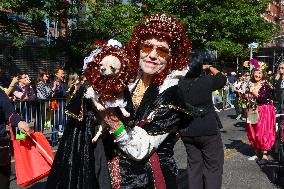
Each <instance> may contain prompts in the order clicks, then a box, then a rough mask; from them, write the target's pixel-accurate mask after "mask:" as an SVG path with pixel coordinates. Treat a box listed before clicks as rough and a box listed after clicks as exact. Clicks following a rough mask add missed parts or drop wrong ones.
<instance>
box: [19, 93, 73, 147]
mask: <svg viewBox="0 0 284 189" xmlns="http://www.w3.org/2000/svg"><path fill="white" fill-rule="evenodd" d="M65 105H66V99H63V98H60V99H52V100H35V101H21V100H16V101H15V102H14V107H15V110H16V112H17V113H19V114H20V115H21V116H22V117H23V118H24V119H25V121H26V122H28V123H29V124H30V125H31V126H32V127H33V128H34V130H35V131H41V132H42V133H43V134H45V135H46V137H47V138H48V139H49V140H50V142H51V144H52V145H53V146H54V145H56V144H57V143H58V139H59V138H60V136H61V135H62V134H63V131H64V128H65V126H66V123H67V120H68V116H67V115H66V114H65V112H64V108H65Z"/></svg>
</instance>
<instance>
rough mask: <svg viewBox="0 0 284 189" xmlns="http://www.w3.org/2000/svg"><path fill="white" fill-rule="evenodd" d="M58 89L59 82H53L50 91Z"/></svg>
mask: <svg viewBox="0 0 284 189" xmlns="http://www.w3.org/2000/svg"><path fill="white" fill-rule="evenodd" d="M58 87H59V82H58V81H54V83H53V87H52V90H53V91H55V90H56V89H58Z"/></svg>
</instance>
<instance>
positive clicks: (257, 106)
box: [246, 62, 276, 165]
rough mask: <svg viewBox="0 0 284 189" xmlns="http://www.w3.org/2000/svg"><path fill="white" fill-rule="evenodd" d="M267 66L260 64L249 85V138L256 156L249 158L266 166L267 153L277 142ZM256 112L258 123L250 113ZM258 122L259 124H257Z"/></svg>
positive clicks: (254, 70)
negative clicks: (266, 78)
mask: <svg viewBox="0 0 284 189" xmlns="http://www.w3.org/2000/svg"><path fill="white" fill-rule="evenodd" d="M266 67H267V66H266V64H265V63H263V62H258V64H257V65H255V66H254V69H253V71H252V78H251V82H250V84H249V92H248V100H249V104H248V105H249V106H248V109H247V127H246V130H247V137H248V140H249V142H250V144H251V146H252V147H253V148H254V149H255V152H256V155H255V156H252V157H250V158H249V160H255V159H257V158H258V163H259V164H261V165H264V164H266V163H267V161H268V154H267V151H268V150H270V149H271V147H272V146H273V144H274V142H275V138H276V132H275V126H276V113H275V110H274V106H273V101H272V98H273V96H272V94H273V89H272V86H271V85H270V84H269V83H268V81H266V80H265V76H266V71H265V70H266ZM252 110H256V111H257V113H258V116H257V117H258V119H257V121H251V119H252V118H251V117H250V111H252ZM255 122H257V123H255Z"/></svg>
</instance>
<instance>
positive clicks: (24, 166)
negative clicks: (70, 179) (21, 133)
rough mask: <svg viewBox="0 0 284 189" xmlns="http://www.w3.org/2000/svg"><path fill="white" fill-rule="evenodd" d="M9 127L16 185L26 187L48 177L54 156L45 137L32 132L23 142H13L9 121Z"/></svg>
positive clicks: (39, 133)
mask: <svg viewBox="0 0 284 189" xmlns="http://www.w3.org/2000/svg"><path fill="white" fill-rule="evenodd" d="M9 127H10V132H11V138H12V142H13V147H14V159H15V171H16V177H17V184H18V185H20V186H22V187H26V186H29V185H31V184H33V183H35V182H37V181H39V180H41V179H42V178H44V177H46V176H48V174H49V172H50V169H51V165H52V162H53V159H54V156H53V153H52V148H51V146H50V144H49V143H48V141H47V139H46V138H45V136H44V135H43V134H42V133H41V132H34V133H32V134H31V135H29V136H27V137H26V139H24V140H15V137H14V133H13V131H12V126H11V124H10V120H9Z"/></svg>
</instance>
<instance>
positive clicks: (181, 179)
mask: <svg viewBox="0 0 284 189" xmlns="http://www.w3.org/2000/svg"><path fill="white" fill-rule="evenodd" d="M218 114H219V116H220V119H221V122H222V123H223V127H224V128H223V129H222V130H221V133H222V139H223V144H224V154H225V158H224V173H223V186H222V189H275V188H284V184H283V183H284V182H282V180H280V182H279V183H278V184H277V185H276V184H273V183H272V182H273V176H272V175H273V170H274V169H277V162H276V161H274V160H272V159H271V160H270V162H269V163H268V165H267V166H265V167H260V166H259V165H257V163H256V162H255V161H249V160H248V157H250V156H252V155H254V154H253V149H252V148H251V147H250V146H249V142H248V140H247V137H246V133H245V122H244V121H236V120H235V119H234V118H235V115H234V111H233V110H232V109H231V110H225V111H221V112H220V113H218ZM175 159H176V161H177V164H178V167H179V176H178V183H179V188H180V189H186V188H187V174H186V166H187V163H186V161H187V160H186V159H187V157H186V152H185V148H184V146H183V144H182V142H181V141H178V143H177V144H176V146H175ZM45 181H46V179H43V180H41V181H39V182H38V183H36V184H34V185H32V186H30V187H29V188H30V189H43V188H44V185H45ZM11 189H21V187H19V186H17V185H16V179H15V173H14V170H13V172H12V176H11Z"/></svg>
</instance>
